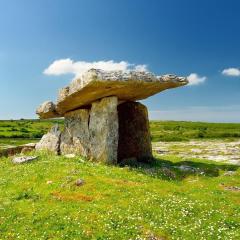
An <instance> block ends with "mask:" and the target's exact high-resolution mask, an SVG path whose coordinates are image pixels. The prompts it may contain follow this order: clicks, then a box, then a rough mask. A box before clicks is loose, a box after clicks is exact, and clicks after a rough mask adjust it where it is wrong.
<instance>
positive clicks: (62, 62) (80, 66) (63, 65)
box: [43, 58, 147, 78]
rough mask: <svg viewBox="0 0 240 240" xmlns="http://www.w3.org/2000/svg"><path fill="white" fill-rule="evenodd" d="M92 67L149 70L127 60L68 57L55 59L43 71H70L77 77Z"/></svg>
mask: <svg viewBox="0 0 240 240" xmlns="http://www.w3.org/2000/svg"><path fill="white" fill-rule="evenodd" d="M91 68H96V69H101V70H105V71H128V70H136V71H147V65H136V64H130V63H128V62H126V61H121V62H114V61H113V60H109V61H97V62H85V61H77V62H74V61H73V60H71V59H70V58H66V59H59V60H56V61H54V62H53V63H52V64H50V66H49V67H48V68H46V69H45V70H44V72H43V73H44V74H46V75H62V74H69V73H70V74H74V76H75V78H76V77H79V76H81V75H82V74H83V73H84V72H86V71H87V70H89V69H91Z"/></svg>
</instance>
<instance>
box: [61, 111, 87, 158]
mask: <svg viewBox="0 0 240 240" xmlns="http://www.w3.org/2000/svg"><path fill="white" fill-rule="evenodd" d="M88 121H89V110H88V109H79V110H76V111H72V112H69V113H67V114H65V128H64V131H63V133H62V135H61V144H60V151H61V153H62V154H70V153H73V154H79V155H82V156H84V157H87V156H88V155H89V145H90V144H89V129H88Z"/></svg>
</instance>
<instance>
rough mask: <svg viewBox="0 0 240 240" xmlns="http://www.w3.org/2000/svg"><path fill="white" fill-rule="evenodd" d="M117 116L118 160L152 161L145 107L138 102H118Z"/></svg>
mask: <svg viewBox="0 0 240 240" xmlns="http://www.w3.org/2000/svg"><path fill="white" fill-rule="evenodd" d="M118 118H119V140H118V162H121V161H122V160H125V159H131V158H136V159H137V160H138V161H142V162H149V161H152V145H151V136H150V130H149V120H148V111H147V108H146V107H145V106H144V105H143V104H141V103H138V102H126V103H123V104H120V105H119V106H118Z"/></svg>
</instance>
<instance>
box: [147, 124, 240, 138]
mask: <svg viewBox="0 0 240 240" xmlns="http://www.w3.org/2000/svg"><path fill="white" fill-rule="evenodd" d="M150 127H151V135H152V141H153V142H157V141H187V140H190V139H234V138H240V123H203V122H177V121H151V122H150Z"/></svg>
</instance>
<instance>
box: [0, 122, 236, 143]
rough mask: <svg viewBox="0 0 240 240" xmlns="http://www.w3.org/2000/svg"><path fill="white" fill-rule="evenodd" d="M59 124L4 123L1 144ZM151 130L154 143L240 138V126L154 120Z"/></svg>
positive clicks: (37, 135) (0, 128)
mask: <svg viewBox="0 0 240 240" xmlns="http://www.w3.org/2000/svg"><path fill="white" fill-rule="evenodd" d="M56 123H58V124H59V125H60V126H63V120H62V119H59V120H37V119H35V120H6V121H0V143H1V141H11V139H15V141H17V140H16V139H19V141H22V140H20V139H39V138H41V137H42V135H43V134H45V133H46V132H47V131H48V130H49V129H50V128H51V126H52V125H54V124H56ZM150 128H151V135H152V141H153V142H157V141H187V140H190V139H235V138H240V123H203V122H180V121H151V122H150ZM3 139H4V140H3ZM7 139H10V140H7Z"/></svg>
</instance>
